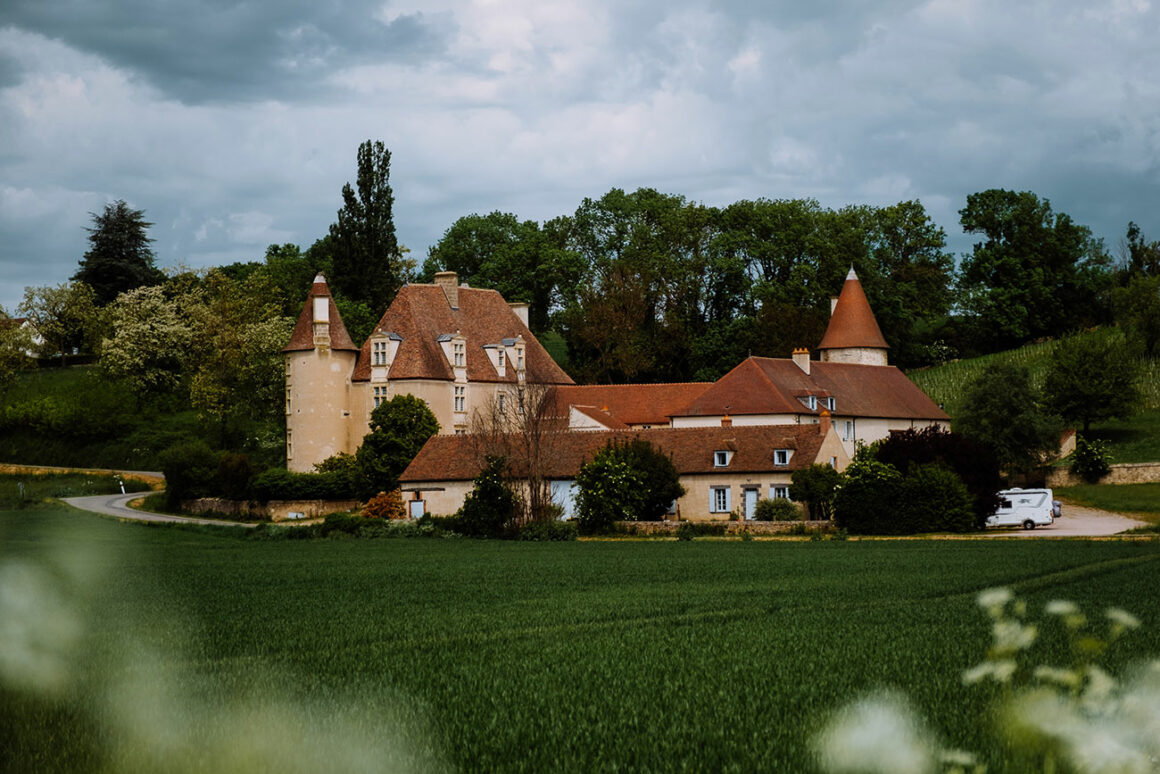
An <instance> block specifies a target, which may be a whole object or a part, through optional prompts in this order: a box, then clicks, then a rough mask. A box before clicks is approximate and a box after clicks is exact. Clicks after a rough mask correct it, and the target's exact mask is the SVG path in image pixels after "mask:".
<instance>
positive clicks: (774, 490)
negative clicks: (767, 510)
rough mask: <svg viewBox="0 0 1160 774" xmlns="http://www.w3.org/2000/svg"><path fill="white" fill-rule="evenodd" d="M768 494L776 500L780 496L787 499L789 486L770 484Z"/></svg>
mask: <svg viewBox="0 0 1160 774" xmlns="http://www.w3.org/2000/svg"><path fill="white" fill-rule="evenodd" d="M769 496H770V498H771V499H774V500H776V499H777V498H779V497H780V498H782V499H783V500H788V499H789V487H788V486H771V487H770V488H769Z"/></svg>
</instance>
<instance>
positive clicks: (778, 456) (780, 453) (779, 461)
mask: <svg viewBox="0 0 1160 774" xmlns="http://www.w3.org/2000/svg"><path fill="white" fill-rule="evenodd" d="M773 464H774V465H788V464H789V449H774V451H773Z"/></svg>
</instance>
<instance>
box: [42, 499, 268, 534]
mask: <svg viewBox="0 0 1160 774" xmlns="http://www.w3.org/2000/svg"><path fill="white" fill-rule="evenodd" d="M148 494H152V493H151V492H130V493H129V494H112V495H88V496H86V497H62V498H61V500H62V501H64V502H66V503H68V504H69V505H71V506H73V507H74V508H80V509H81V510H83V511H92V512H93V513H100V514H104V515H105V516H115V517H117V518H118V519H131V520H133V521H160V522H167V523H170V524H213V525H217V526H224V527H256V526H257V524H255V523H253V522H241V521H222V520H221V519H198V518H194V517H192V516H173V515H170V514H168V513H153V512H152V511H139V510H137V509H135V508H130V507H129V502H130V501H131V500H137V499H139V498H141V497H145V496H146V495H148Z"/></svg>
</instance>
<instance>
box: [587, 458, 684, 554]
mask: <svg viewBox="0 0 1160 774" xmlns="http://www.w3.org/2000/svg"><path fill="white" fill-rule="evenodd" d="M576 487H577V490H578V493H577V497H576V513H577V516H578V517H579V523H580V530H581V532H584V533H585V534H594V533H599V532H606V531H608V530H609V529H611V528H612V525H613V524H614V523H615V522H618V521H659V520H660V519H661V518H662V517H663V516H664V514H665V513H666V512H667V511H668V509H669V506H671V505H672V503H673V501H674V500H676V499H677V498H678V497H680V496H681V495H683V494H684V493H685V488H684V487H683V486H681V482H680V476H679V475H678V474H677V470H676V468H675V467H673V463H672V460H670V459H669V458H668V457H667V456H666V455H665V454H663V453H662V452H660V451H659V450H657V449H656V448H655V447H654V446H653V445H652V444H650V443H649V442H648V441H641V440H636V441H630V442H627V443H618V442H616V441H610V442H609V443H608V445H607V446H605V447H604V448H603V449H601V450H600V451H599V452H597V454H596V456H595V457H594V458H593V459H592V461H591V462H588V463H585V464H584V465H583V466H582V467H581V468H580V473H579V474H578V475H577V476H576Z"/></svg>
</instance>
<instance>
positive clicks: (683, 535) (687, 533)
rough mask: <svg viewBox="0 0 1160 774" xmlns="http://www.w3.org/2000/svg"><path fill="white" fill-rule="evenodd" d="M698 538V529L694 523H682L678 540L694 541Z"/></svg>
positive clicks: (678, 528) (678, 531)
mask: <svg viewBox="0 0 1160 774" xmlns="http://www.w3.org/2000/svg"><path fill="white" fill-rule="evenodd" d="M696 536H697V528H696V527H694V526H693V523H692V522H689V521H682V522H681V526H679V527H677V540H692V539H693V538H694V537H696Z"/></svg>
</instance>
